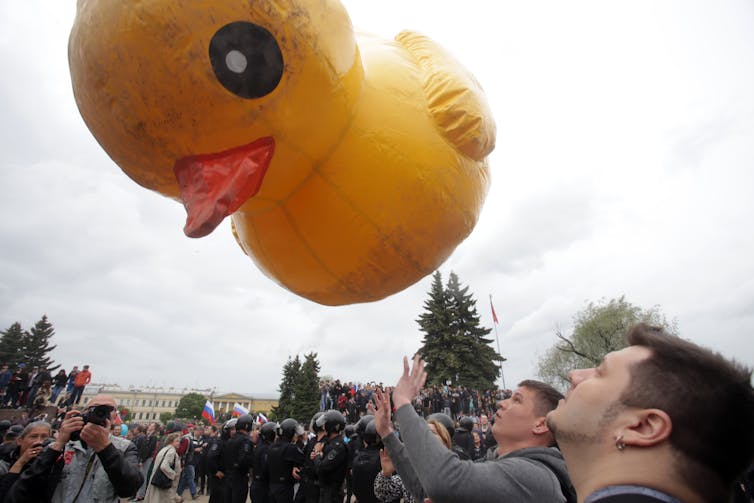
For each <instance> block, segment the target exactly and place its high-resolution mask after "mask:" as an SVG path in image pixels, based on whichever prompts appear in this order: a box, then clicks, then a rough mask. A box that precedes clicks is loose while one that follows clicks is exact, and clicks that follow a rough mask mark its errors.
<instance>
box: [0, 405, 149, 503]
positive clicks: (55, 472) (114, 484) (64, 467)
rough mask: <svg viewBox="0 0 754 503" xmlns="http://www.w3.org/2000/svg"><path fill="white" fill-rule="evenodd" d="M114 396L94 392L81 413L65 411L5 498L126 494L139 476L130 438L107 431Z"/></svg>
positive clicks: (115, 499)
mask: <svg viewBox="0 0 754 503" xmlns="http://www.w3.org/2000/svg"><path fill="white" fill-rule="evenodd" d="M115 415H116V411H115V400H114V399H113V397H111V396H109V395H97V396H95V397H94V398H93V399H92V400H91V401H90V402H89V404H88V405H87V408H86V410H84V412H83V413H82V412H80V411H77V410H71V411H68V412H67V413H66V414H65V418H64V419H63V422H62V424H61V425H60V431H59V433H58V437H57V438H56V439H55V442H53V443H52V444H50V445H49V447H47V449H45V450H43V451H42V452H41V453H39V454H38V455H37V459H36V460H35V461H34V463H33V464H32V465H31V466H30V467H29V468H28V469H27V470H25V471H24V472H23V473H22V474H21V476H20V477H19V479H18V481H17V482H16V483H15V484H14V485H13V487H12V488H11V489H10V490H9V492H8V495H7V497H6V500H5V501H6V502H8V503H12V502H22V501H46V500H47V498H46V497H45V495H46V494H49V493H52V500H51V501H53V502H54V503H57V502H70V501H98V502H105V503H119V501H120V498H131V497H133V496H134V495H135V494H136V491H137V490H138V489H139V487H140V486H141V483H142V481H143V476H142V474H141V471H140V470H139V459H138V453H137V451H136V446H134V444H133V443H131V441H129V440H127V439H125V438H122V437H115V436H112V435H111V434H110V423H111V421H114V420H115Z"/></svg>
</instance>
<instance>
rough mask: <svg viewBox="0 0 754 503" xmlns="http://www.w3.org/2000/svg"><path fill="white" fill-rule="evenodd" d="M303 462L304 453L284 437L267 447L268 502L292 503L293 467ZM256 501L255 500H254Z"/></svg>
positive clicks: (294, 482)
mask: <svg viewBox="0 0 754 503" xmlns="http://www.w3.org/2000/svg"><path fill="white" fill-rule="evenodd" d="M303 464H304V453H303V451H301V449H300V448H299V447H298V446H297V445H296V444H293V443H291V441H290V440H288V439H287V438H285V437H280V438H278V439H277V440H276V441H275V443H274V444H272V445H271V446H269V448H268V449H267V473H268V476H269V480H270V500H269V501H270V503H292V502H293V486H294V485H295V484H296V480H295V479H294V478H293V468H294V467H301V466H302V465H303ZM255 503H256V502H255Z"/></svg>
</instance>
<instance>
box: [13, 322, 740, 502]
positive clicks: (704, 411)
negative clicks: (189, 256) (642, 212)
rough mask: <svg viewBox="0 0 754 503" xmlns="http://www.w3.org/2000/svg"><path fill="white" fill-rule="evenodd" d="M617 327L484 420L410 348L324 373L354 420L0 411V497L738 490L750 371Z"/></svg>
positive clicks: (410, 497) (412, 497) (275, 498)
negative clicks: (0, 438)
mask: <svg viewBox="0 0 754 503" xmlns="http://www.w3.org/2000/svg"><path fill="white" fill-rule="evenodd" d="M627 340H628V342H629V346H628V347H626V348H625V349H623V350H620V351H616V352H613V353H609V354H608V355H606V356H605V358H604V359H603V361H602V362H601V363H600V365H599V366H597V367H595V368H590V369H574V370H573V371H571V373H570V374H569V378H570V381H571V387H570V389H569V391H568V393H567V395H566V396H563V395H562V394H561V393H560V392H559V391H557V390H556V389H554V388H552V387H551V386H549V385H548V384H545V383H543V382H540V381H535V380H525V381H522V382H521V383H519V384H518V387H517V388H516V389H514V390H512V392H511V393H510V396H505V397H503V399H502V400H500V401H499V402H498V403H497V409H496V410H495V412H494V414H493V415H492V417H491V418H490V417H488V415H487V414H486V413H485V412H486V411H485V409H484V407H477V406H476V405H472V402H473V401H474V399H473V398H469V399H468V401H469V405H468V408H465V406H464V404H463V403H462V400H464V399H462V400H459V405H458V407H457V408H456V409H455V411H454V410H453V408H452V407H446V405H445V404H446V403H447V401H446V399H445V398H444V397H448V396H450V397H452V395H453V394H454V393H457V394H458V397H459V398H461V397H465V396H468V397H479V396H484V395H485V393H479V392H474V391H471V390H460V389H459V390H452V389H447V390H445V389H440V388H434V389H433V388H425V387H424V385H425V381H426V377H427V375H426V372H425V371H424V362H423V361H422V360H421V359H420V358H419V357H418V356H417V357H415V358H414V360H413V362H412V364H409V361H408V359H404V365H403V373H402V375H401V377H400V379H399V380H398V382H397V383H396V385H395V386H394V387H392V388H385V387H383V386H381V385H380V384H374V385H370V386H364V387H363V388H362V387H359V389H354V392H353V393H352V394H351V393H350V391H349V390H350V389H353V388H355V386H351V387H348V386H346V387H345V390H343V389H341V390H338V391H340V394H338V393H336V391H335V390H336V389H337V388H336V387H335V384H336V383H328V384H326V385H325V386H323V398H324V399H327V395H330V394H331V393H332V394H334V395H335V396H336V397H340V395H341V394H343V393H345V394H346V395H347V400H351V399H352V400H354V401H356V396H357V395H359V394H360V392H361V390H363V394H364V395H366V396H368V399H367V401H366V410H365V411H363V414H362V411H359V416H360V417H359V418H358V420H357V421H355V422H354V421H350V420H349V419H351V417H350V416H351V415H350V413H349V411H348V410H347V408H346V409H345V410H344V409H342V408H340V407H338V405H337V403H336V404H335V406H334V407H333V408H328V409H325V410H322V411H319V412H317V413H316V414H314V416H313V417H312V418H311V420H310V421H308V424H306V425H302V424H300V423H299V422H298V421H297V420H295V419H293V418H286V419H284V420H282V421H280V422H279V423H273V422H264V421H263V419H262V416H258V417H256V418H255V417H254V416H252V415H250V414H244V415H242V416H240V417H238V418H234V419H231V420H230V421H227V422H225V423H224V424H222V425H218V426H215V425H212V426H209V427H205V426H201V425H183V424H180V423H177V422H171V423H168V424H167V425H166V427H165V428H163V427H162V426H160V425H159V424H157V423H153V424H149V425H141V424H139V425H135V426H134V427H132V428H131V429H127V428H124V427H123V425H118V424H117V423H118V420H119V417H118V415H117V414H116V412H115V402H114V400H113V399H112V397H109V396H107V395H97V396H95V397H94V398H93V399H92V400H91V401H90V402H89V403H88V404H87V407H86V408H85V409H84V410H78V409H76V408H69V409H70V410H65V412H64V413H63V414H62V415H60V416H59V417H57V418H56V419H55V421H54V422H53V423H52V424H50V423H48V422H44V421H34V420H32V421H30V422H29V423H28V424H27V425H26V426H21V425H16V426H11V425H9V424H0V430H2V429H5V430H6V431H5V435H4V443H3V446H0V502H2V501H8V502H27V501H29V502H30V501H55V502H58V501H63V502H71V501H101V502H112V503H115V502H117V501H119V498H128V499H131V500H132V501H140V500H144V501H146V502H160V503H180V502H181V501H183V500H184V497H185V498H186V499H188V498H189V497H190V498H193V499H196V498H198V497H199V495H201V494H202V493H208V494H209V501H210V502H222V503H245V502H246V501H248V500H249V499H250V500H251V501H252V503H293V502H297V503H315V502H316V503H344V501H345V502H346V503H352V502H353V501H354V499H355V500H356V501H358V502H359V503H376V502H389V503H392V502H396V503H397V502H400V501H403V502H408V503H412V502H421V503H425V502H428V501H429V502H434V503H444V502H472V503H474V502H480V503H481V502H484V503H487V502H497V501H515V502H538V503H539V502H567V503H571V502H584V503H597V502H599V503H608V502H613V503H618V502H626V503H630V502H657V503H718V502H720V503H722V502H729V501H736V502H744V501H748V502H750V501H751V497H752V492H751V489H752V487H751V486H752V479H751V477H752V471H751V464H752V459H753V458H754V432H752V428H751V425H752V424H754V390H753V389H752V386H751V370H750V369H747V368H744V367H743V366H740V365H739V364H737V363H735V362H731V361H729V360H726V359H725V358H723V357H722V356H720V355H719V354H717V353H714V352H712V351H709V350H707V349H705V348H702V347H699V346H697V345H695V344H693V343H691V342H689V341H686V340H683V339H680V338H678V337H675V336H670V335H667V334H665V333H664V332H663V331H662V329H659V328H656V327H651V326H648V325H645V324H639V325H637V326H636V327H634V328H633V329H632V330H631V331H630V332H629V333H628V334H627ZM337 384H339V383H337ZM464 391H465V392H466V393H464ZM349 395H350V396H349ZM438 395H439V397H442V398H437V399H433V397H435V396H438ZM433 403H434V405H433ZM481 403H482V402H480V404H481ZM440 404H441V405H440ZM323 405H324V406H325V407H331V406H332V405H333V404H332V403H330V402H325V403H324V404H323ZM438 406H439V407H440V408H441V409H443V410H438V411H435V408H436V407H438ZM448 408H450V409H451V410H450V411H448V410H446V409H448ZM417 412H419V413H417ZM448 412H451V413H450V414H449V413H448ZM454 412H455V415H456V417H453V413H454ZM425 414H426V415H425Z"/></svg>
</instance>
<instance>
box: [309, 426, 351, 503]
mask: <svg viewBox="0 0 754 503" xmlns="http://www.w3.org/2000/svg"><path fill="white" fill-rule="evenodd" d="M314 467H315V468H316V470H317V478H318V479H319V503H342V501H343V480H345V478H346V470H347V469H348V448H347V447H346V444H345V442H343V437H342V436H340V435H339V436H337V437H334V438H329V439H327V440H326V441H325V446H324V447H323V448H322V457H317V458H315V459H314Z"/></svg>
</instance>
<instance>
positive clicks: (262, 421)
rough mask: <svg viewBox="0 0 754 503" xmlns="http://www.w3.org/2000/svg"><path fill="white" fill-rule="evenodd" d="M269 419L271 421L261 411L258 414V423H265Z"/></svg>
mask: <svg viewBox="0 0 754 503" xmlns="http://www.w3.org/2000/svg"><path fill="white" fill-rule="evenodd" d="M267 421H269V419H267V418H266V417H265V415H264V414H262V413H261V412H260V413H259V414H257V423H259V424H264V423H266V422H267Z"/></svg>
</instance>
